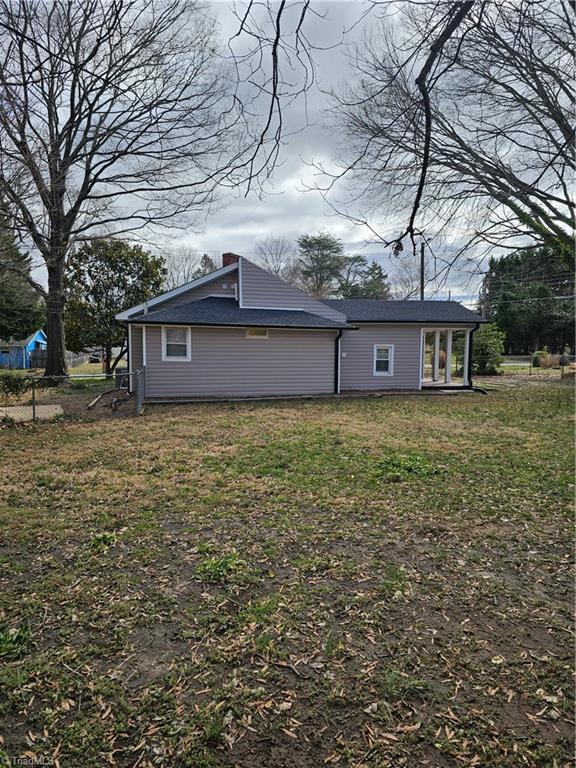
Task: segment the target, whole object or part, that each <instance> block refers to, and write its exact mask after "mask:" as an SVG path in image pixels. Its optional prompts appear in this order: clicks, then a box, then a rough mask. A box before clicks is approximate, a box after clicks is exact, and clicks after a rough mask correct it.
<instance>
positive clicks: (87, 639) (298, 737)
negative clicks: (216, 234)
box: [0, 377, 574, 768]
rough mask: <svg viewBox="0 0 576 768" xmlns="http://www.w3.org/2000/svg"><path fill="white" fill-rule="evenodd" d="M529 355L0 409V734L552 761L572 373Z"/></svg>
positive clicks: (495, 762) (559, 729) (95, 748)
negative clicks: (367, 391) (60, 406)
mask: <svg viewBox="0 0 576 768" xmlns="http://www.w3.org/2000/svg"><path fill="white" fill-rule="evenodd" d="M534 379H535V377H533V381H532V382H531V383H530V386H523V385H521V383H520V384H519V385H517V386H513V385H511V384H510V382H508V384H507V385H506V386H504V385H503V384H500V383H499V382H496V389H495V390H493V391H491V392H490V393H489V394H488V395H481V394H464V395H459V396H435V397H434V396H430V397H389V398H382V399H373V400H372V399H371V400H345V401H333V400H322V401H305V402H296V401H286V402H275V403H243V404H236V405H234V404H213V405H196V406H173V407H167V406H166V407H161V406H156V407H154V408H149V409H148V410H147V412H146V414H145V415H144V416H142V417H132V416H124V417H123V418H115V417H112V416H111V417H110V418H108V419H99V420H97V421H94V420H86V419H81V418H74V419H72V420H67V419H65V420H63V421H61V422H59V423H57V424H38V425H28V426H26V427H19V428H10V429H5V430H3V431H2V432H0V465H1V466H2V488H1V490H0V522H1V529H0V530H1V534H2V538H1V549H0V577H1V584H0V594H1V595H2V597H1V604H0V662H1V664H0V723H2V726H0V727H2V736H3V741H2V743H0V749H3V750H4V753H5V754H4V757H5V759H6V756H8V757H11V758H14V757H16V756H22V755H26V756H28V758H29V759H30V760H33V759H36V760H37V761H38V762H39V761H40V760H42V759H43V760H44V761H47V760H52V761H53V764H54V765H56V766H60V767H61V768H102V766H106V765H111V766H122V768H124V767H126V768H128V767H130V768H149V767H150V766H166V767H169V768H216V767H217V766H228V767H230V766H234V767H235V768H321V766H324V765H326V766H346V767H348V768H352V767H353V768H386V767H388V766H389V767H390V768H396V767H397V766H400V767H402V766H405V767H406V768H413V767H415V766H432V767H434V768H436V767H440V768H442V767H443V766H455V767H456V766H479V767H480V768H504V767H506V768H517V767H518V766H523V767H524V766H527V767H530V766H542V768H544V767H545V768H561V767H562V766H568V765H572V752H573V750H572V740H573V739H572V734H573V728H574V722H573V708H572V704H573V696H572V692H573V689H572V680H571V669H570V668H571V666H572V647H573V637H574V635H573V632H572V606H573V595H572V570H571V569H572V554H573V534H572V501H573V492H574V487H573V451H572V444H573V426H574V425H573V416H572V415H573V397H572V388H571V386H570V385H569V384H567V383H566V382H562V381H561V380H560V379H559V378H558V379H556V378H554V379H552V378H546V379H544V378H542V379H540V380H534ZM2 756H3V755H2V752H1V751H0V762H2ZM7 764H10V763H9V762H7ZM44 764H47V763H44Z"/></svg>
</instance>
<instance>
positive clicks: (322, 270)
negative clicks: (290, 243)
mask: <svg viewBox="0 0 576 768" xmlns="http://www.w3.org/2000/svg"><path fill="white" fill-rule="evenodd" d="M296 242H297V244H298V252H299V263H300V266H301V271H302V282H303V284H304V287H305V289H306V291H308V293H310V295H311V296H314V297H315V298H326V297H328V296H331V295H332V294H333V293H335V292H336V290H337V288H338V280H339V279H340V275H341V272H342V269H343V268H344V265H345V263H346V257H345V256H344V246H343V245H342V241H341V240H339V239H338V238H337V237H334V235H330V234H328V233H326V232H320V233H319V234H318V235H300V237H299V238H298V240H297V241H296Z"/></svg>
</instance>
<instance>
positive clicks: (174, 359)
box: [162, 325, 192, 363]
mask: <svg viewBox="0 0 576 768" xmlns="http://www.w3.org/2000/svg"><path fill="white" fill-rule="evenodd" d="M169 328H185V329H186V357H171V356H169V355H167V354H166V331H167V329H169ZM190 331H191V328H190V326H189V325H163V326H162V361H163V362H168V363H189V362H190V360H191V359H192V340H191V333H190Z"/></svg>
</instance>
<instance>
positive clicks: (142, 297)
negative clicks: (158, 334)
mask: <svg viewBox="0 0 576 768" xmlns="http://www.w3.org/2000/svg"><path fill="white" fill-rule="evenodd" d="M165 275H166V269H165V266H164V259H162V258H160V257H158V256H153V255H152V254H151V253H149V252H148V251H145V250H144V249H143V248H141V247H140V246H139V245H130V244H129V243H126V242H124V241H122V240H112V239H102V240H93V241H92V242H90V243H87V244H86V245H83V246H82V247H81V248H78V249H77V250H76V251H73V252H72V253H71V255H70V259H69V261H68V266H67V269H66V275H65V287H66V295H67V302H66V315H65V319H66V339H67V341H68V346H69V348H70V349H71V350H72V351H74V352H81V351H83V350H84V349H86V348H89V347H96V346H97V347H102V349H103V350H104V360H105V365H106V373H108V374H109V373H111V372H112V371H113V370H114V369H115V367H116V365H117V364H118V361H119V359H120V358H121V356H122V354H123V352H124V351H125V348H126V324H125V323H120V322H118V321H117V320H116V319H115V317H116V314H117V313H118V312H121V311H122V310H123V309H127V308H128V307H131V306H134V305H136V304H141V303H142V302H144V301H146V299H150V298H152V297H153V296H154V295H155V294H157V293H158V292H159V291H160V290H161V288H162V285H163V281H164V278H165ZM114 346H119V347H120V348H121V352H120V355H118V356H117V357H116V359H115V360H114V361H112V347H114Z"/></svg>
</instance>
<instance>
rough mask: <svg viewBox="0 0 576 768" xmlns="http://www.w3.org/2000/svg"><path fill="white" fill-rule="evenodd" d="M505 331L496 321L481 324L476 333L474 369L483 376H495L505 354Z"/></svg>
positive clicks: (473, 355) (473, 356)
mask: <svg viewBox="0 0 576 768" xmlns="http://www.w3.org/2000/svg"><path fill="white" fill-rule="evenodd" d="M505 335H506V334H505V333H503V332H502V331H500V330H499V329H498V326H496V325H495V324H494V323H487V324H486V325H482V326H480V328H479V329H478V330H477V331H476V333H475V334H474V344H473V348H472V370H473V372H474V373H478V374H480V375H481V376H495V375H496V374H497V373H498V366H499V365H501V363H502V356H503V354H504V338H505Z"/></svg>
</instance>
